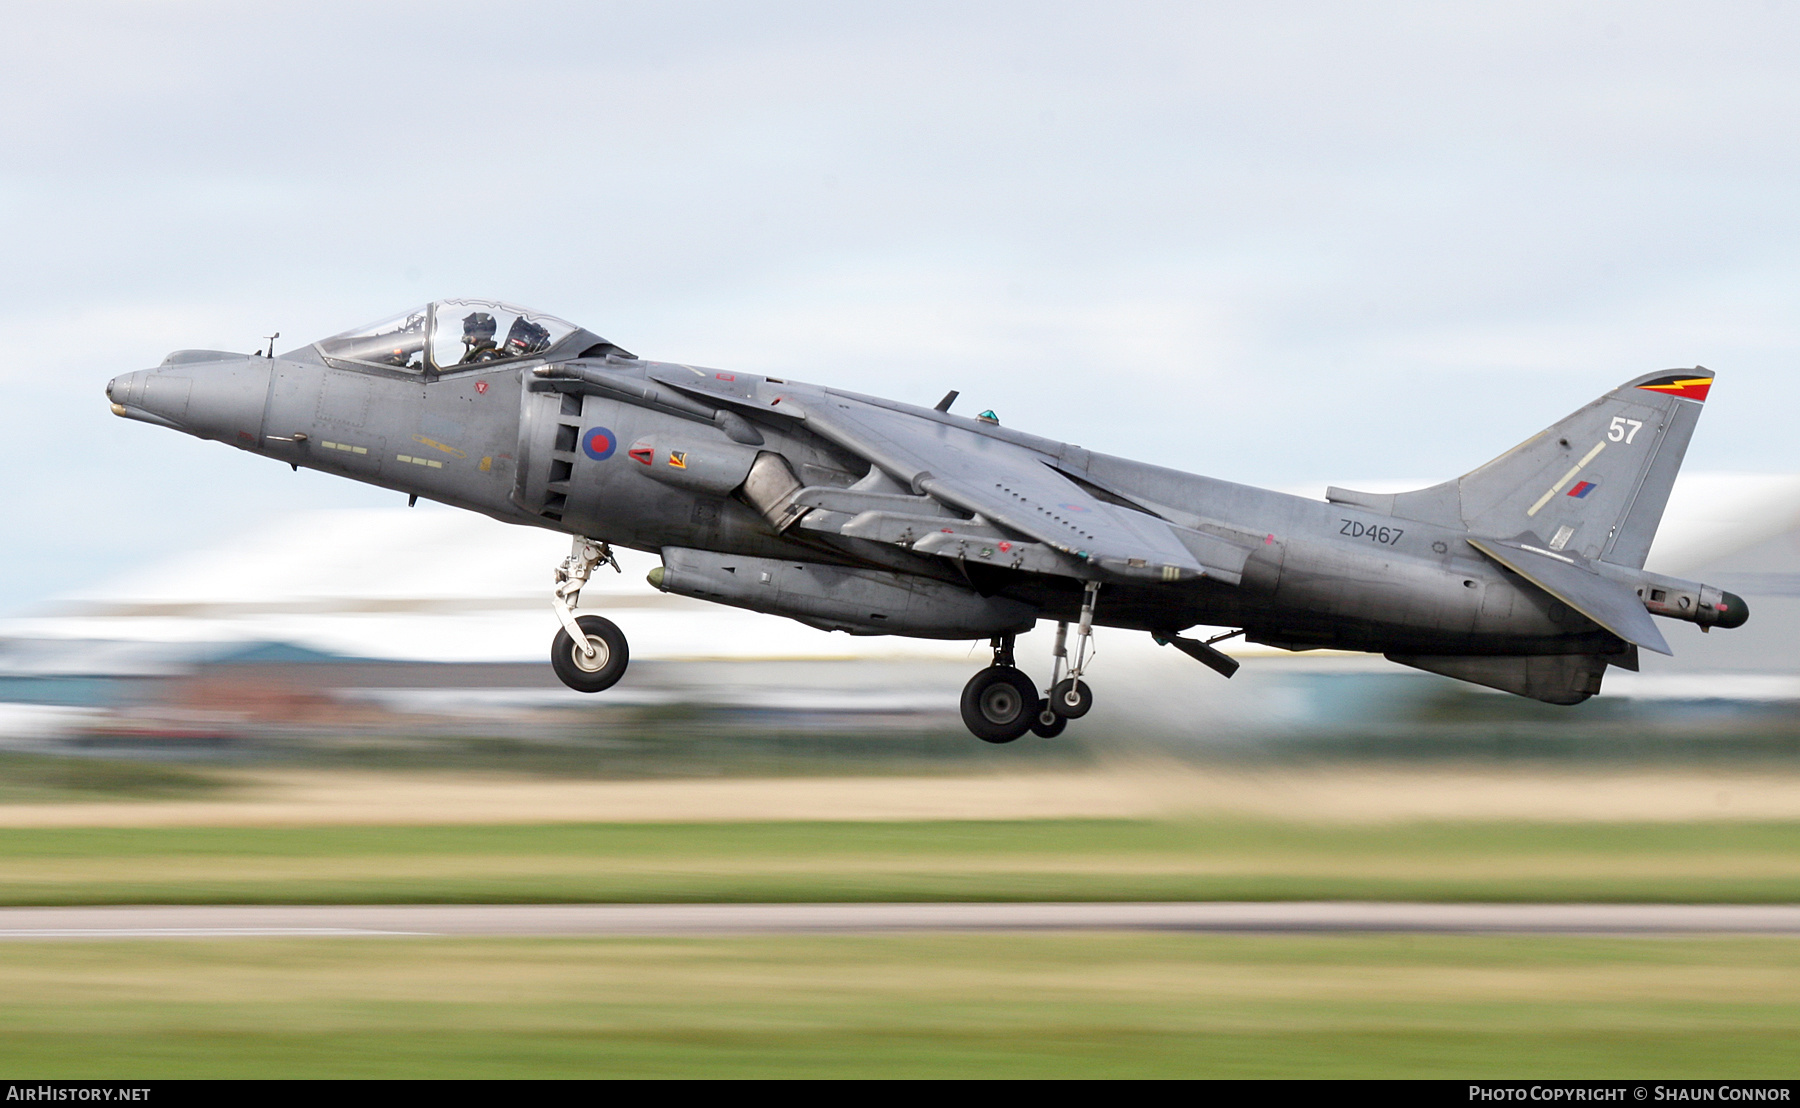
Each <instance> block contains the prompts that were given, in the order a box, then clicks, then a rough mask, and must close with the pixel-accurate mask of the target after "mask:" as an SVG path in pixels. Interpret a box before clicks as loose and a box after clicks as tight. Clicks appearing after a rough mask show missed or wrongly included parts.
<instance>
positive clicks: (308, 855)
mask: <svg viewBox="0 0 1800 1108" xmlns="http://www.w3.org/2000/svg"><path fill="white" fill-rule="evenodd" d="M1216 899H1230V900H1235V899H1244V900H1297V899H1379V900H1435V901H1564V902H1567V901H1661V902H1721V901H1729V902H1758V903H1770V902H1792V901H1795V900H1800V824H1794V823H1725V822H1721V823H1656V824H1628V823H1578V824H1555V823H1477V822H1468V823H1463V822H1457V823H1403V824H1390V825H1350V826H1346V825H1315V824H1301V823H1275V822H1267V821H1255V820H1248V819H1246V820H1236V821H1228V820H1213V821H1206V822H1180V821H1138V820H1021V821H969V822H955V821H936V822H921V823H803V822H793V823H703V824H587V825H571V824H549V825H523V826H522V825H459V826H437V827H416V826H408V827H385V826H384V827H354V826H352V827H346V826H330V827H295V828H130V829H99V828H84V829H8V830H0V903H7V904H47V905H50V904H140V903H164V904H195V903H418V902H441V903H472V902H609V901H610V902H634V901H635V902H656V901H677V902H680V901H686V902H692V901H786V902H795V901H881V900H895V901H932V900H1000V901H1012V900H1216Z"/></svg>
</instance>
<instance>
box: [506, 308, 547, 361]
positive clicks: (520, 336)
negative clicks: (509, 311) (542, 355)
mask: <svg viewBox="0 0 1800 1108" xmlns="http://www.w3.org/2000/svg"><path fill="white" fill-rule="evenodd" d="M549 343H550V329H549V328H548V327H545V326H543V325H542V324H539V323H534V322H533V321H531V320H529V319H526V318H525V317H524V316H520V317H519V318H518V319H515V320H513V325H512V327H511V328H509V329H508V330H507V332H506V352H507V353H508V354H513V355H520V354H535V353H536V352H538V351H539V350H542V349H543V348H544V347H545V346H548V345H549Z"/></svg>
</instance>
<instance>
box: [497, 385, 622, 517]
mask: <svg viewBox="0 0 1800 1108" xmlns="http://www.w3.org/2000/svg"><path fill="white" fill-rule="evenodd" d="M585 399H586V398H585V397H583V396H581V395H579V394H578V393H572V392H552V391H543V392H538V391H534V390H533V389H531V388H530V387H529V386H528V387H526V388H525V389H523V390H521V392H520V401H519V403H520V405H521V408H520V412H519V472H518V477H517V479H516V480H515V481H514V483H513V491H512V502H513V503H514V504H516V505H518V506H519V507H520V508H523V509H524V510H526V511H528V512H531V513H532V514H534V515H540V516H543V517H544V518H545V519H547V520H550V521H551V522H553V523H561V522H562V518H563V514H564V512H566V511H567V509H568V502H569V493H570V483H571V482H572V481H573V479H574V475H575V460H576V457H577V456H578V455H579V453H580V451H581V449H582V444H581V436H582V432H583V430H584V424H583V423H582V406H583V403H584V401H585ZM592 445H594V446H595V447H596V448H598V449H599V450H601V451H602V452H605V451H606V448H607V447H609V446H612V447H616V445H617V444H614V443H607V444H599V443H595V444H592Z"/></svg>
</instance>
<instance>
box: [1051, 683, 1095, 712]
mask: <svg viewBox="0 0 1800 1108" xmlns="http://www.w3.org/2000/svg"><path fill="white" fill-rule="evenodd" d="M1093 706H1094V694H1093V693H1091V692H1089V691H1088V687H1087V682H1086V681H1076V680H1074V679H1072V678H1065V679H1063V680H1061V681H1058V682H1057V683H1056V686H1055V687H1054V688H1052V689H1051V690H1050V710H1051V711H1052V712H1055V713H1056V714H1057V715H1059V716H1061V717H1063V718H1064V719H1080V718H1081V717H1082V716H1085V715H1087V714H1088V709H1089V708H1092V707H1093Z"/></svg>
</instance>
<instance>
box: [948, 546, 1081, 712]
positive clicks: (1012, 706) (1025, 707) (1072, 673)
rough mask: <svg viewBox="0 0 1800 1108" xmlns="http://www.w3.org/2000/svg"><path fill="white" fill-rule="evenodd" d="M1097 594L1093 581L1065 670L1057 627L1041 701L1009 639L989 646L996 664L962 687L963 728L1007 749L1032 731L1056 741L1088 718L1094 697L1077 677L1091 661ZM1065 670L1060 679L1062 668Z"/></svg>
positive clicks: (1063, 639)
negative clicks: (1076, 722) (1047, 682)
mask: <svg viewBox="0 0 1800 1108" xmlns="http://www.w3.org/2000/svg"><path fill="white" fill-rule="evenodd" d="M1099 591H1100V584H1099V582H1097V581H1090V582H1088V584H1087V587H1086V588H1085V589H1084V590H1083V592H1082V598H1081V619H1080V622H1078V623H1077V624H1076V632H1075V661H1074V663H1073V664H1072V665H1071V664H1069V653H1068V639H1069V625H1068V624H1067V623H1058V624H1057V625H1056V646H1055V649H1054V650H1053V651H1052V655H1053V662H1052V668H1051V673H1050V689H1049V691H1048V693H1047V694H1046V695H1044V696H1041V697H1040V696H1039V695H1038V691H1037V686H1036V685H1035V684H1033V683H1032V680H1031V678H1029V677H1027V676H1025V674H1024V673H1023V672H1021V671H1020V670H1019V668H1018V666H1017V665H1015V664H1014V662H1013V636H1011V635H1002V636H1000V637H999V638H996V639H995V640H994V641H993V647H994V664H993V665H991V666H988V667H987V668H986V669H984V670H982V671H981V672H979V673H977V674H976V675H975V676H973V677H971V678H969V683H968V684H967V685H964V686H963V694H962V717H963V723H964V724H965V725H966V726H967V727H968V728H969V730H970V731H971V732H973V733H974V735H975V737H976V738H978V739H980V740H982V741H983V742H990V743H1009V742H1012V741H1013V740H1014V739H1018V738H1022V737H1024V735H1025V732H1027V731H1030V732H1033V733H1034V734H1037V735H1040V736H1042V737H1043V738H1047V739H1048V738H1055V737H1056V736H1057V735H1060V734H1062V732H1063V728H1065V727H1067V726H1068V725H1069V721H1070V720H1072V719H1080V718H1081V717H1082V716H1085V715H1087V713H1088V709H1090V708H1092V707H1093V706H1094V694H1093V693H1092V692H1091V691H1089V689H1088V687H1087V683H1086V682H1084V681H1082V679H1081V675H1082V673H1083V671H1084V670H1085V669H1086V667H1087V664H1088V663H1089V662H1091V661H1092V660H1093V657H1094V648H1093V637H1094V600H1095V597H1096V596H1097V595H1098V593H1099ZM1065 665H1068V674H1067V676H1064V673H1063V667H1064V666H1065Z"/></svg>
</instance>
